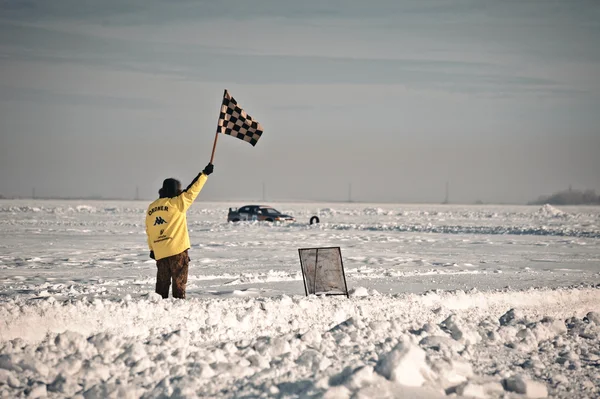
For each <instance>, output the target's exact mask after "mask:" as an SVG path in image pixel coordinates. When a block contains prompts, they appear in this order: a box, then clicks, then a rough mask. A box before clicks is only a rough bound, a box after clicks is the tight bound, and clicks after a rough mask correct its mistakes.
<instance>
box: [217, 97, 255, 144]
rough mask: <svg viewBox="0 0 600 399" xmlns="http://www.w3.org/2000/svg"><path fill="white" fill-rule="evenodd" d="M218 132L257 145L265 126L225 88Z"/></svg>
mask: <svg viewBox="0 0 600 399" xmlns="http://www.w3.org/2000/svg"><path fill="white" fill-rule="evenodd" d="M218 133H223V134H228V135H230V136H234V137H237V138H238V139H240V140H244V141H247V142H248V143H250V144H252V146H255V145H256V143H257V142H258V139H259V138H260V136H261V135H262V133H263V128H262V126H261V125H260V123H258V122H256V121H255V120H254V119H252V117H251V116H250V115H248V114H247V113H246V111H244V110H243V109H241V108H240V107H239V106H238V103H237V101H235V99H234V98H233V97H231V95H230V94H229V92H228V91H227V90H225V94H223V104H222V105H221V114H220V115H219V123H218V124H217V134H218Z"/></svg>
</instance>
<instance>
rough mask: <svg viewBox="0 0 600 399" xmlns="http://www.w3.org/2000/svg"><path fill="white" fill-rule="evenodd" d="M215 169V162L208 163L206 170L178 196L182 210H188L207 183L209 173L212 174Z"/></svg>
mask: <svg viewBox="0 0 600 399" xmlns="http://www.w3.org/2000/svg"><path fill="white" fill-rule="evenodd" d="M213 169H214V166H213V164H211V163H209V164H208V165H206V167H205V168H204V170H203V171H202V172H201V173H199V174H198V176H196V178H195V179H194V180H192V182H191V183H190V185H189V186H187V188H186V189H185V190H183V192H182V193H181V194H179V195H178V196H177V197H176V199H177V206H178V207H179V209H180V210H181V211H182V212H185V211H187V210H188V208H189V207H190V206H191V205H192V203H193V202H194V200H195V199H196V197H197V196H198V194H200V191H201V190H202V187H204V183H206V180H207V179H208V175H210V174H211V173H212V172H213Z"/></svg>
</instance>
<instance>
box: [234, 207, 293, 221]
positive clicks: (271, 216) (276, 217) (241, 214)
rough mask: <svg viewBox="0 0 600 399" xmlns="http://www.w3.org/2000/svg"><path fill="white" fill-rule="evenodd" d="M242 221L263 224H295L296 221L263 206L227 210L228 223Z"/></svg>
mask: <svg viewBox="0 0 600 399" xmlns="http://www.w3.org/2000/svg"><path fill="white" fill-rule="evenodd" d="M244 220H259V221H265V222H295V221H296V219H295V218H294V217H292V216H290V215H284V214H283V213H281V212H279V211H278V210H276V209H274V208H271V207H270V206H264V205H246V206H242V207H241V208H229V213H228V214H227V221H228V222H240V221H244Z"/></svg>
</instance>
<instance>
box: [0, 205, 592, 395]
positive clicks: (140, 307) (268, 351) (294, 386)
mask: <svg viewBox="0 0 600 399" xmlns="http://www.w3.org/2000/svg"><path fill="white" fill-rule="evenodd" d="M239 205H243V204H229V203H201V202H199V203H196V204H194V206H193V207H192V208H191V209H190V212H189V214H188V221H189V227H190V238H191V242H192V248H191V249H190V257H191V258H192V262H191V265H190V278H189V283H188V298H189V299H188V300H185V301H180V300H173V299H169V300H162V299H161V298H160V297H158V296H157V295H156V294H154V293H153V289H154V282H155V280H154V279H155V273H156V272H155V270H156V266H155V264H154V262H153V261H152V260H151V259H149V258H148V249H147V247H146V240H145V231H144V225H143V223H144V211H145V208H146V206H147V204H146V203H142V202H100V201H85V202H83V201H0V397H5V396H6V397H21V396H26V397H51V398H52V397H55V398H58V397H75V396H79V397H85V398H92V397H102V398H105V397H119V398H121V397H124V398H127V397H132V398H138V397H146V398H155V397H156V398H158V397H210V398H213V397H225V398H227V397H230V398H233V397H237V398H242V397H244V398H246V397H259V396H260V397H274V398H284V397H315V398H316V397H323V398H334V397H336V398H338V397H339V398H350V397H354V398H372V397H381V398H396V397H415V398H418V397H421V398H438V397H445V396H447V395H453V396H464V397H477V398H499V397H511V396H510V395H523V396H529V397H545V396H546V395H547V396H548V397H558V398H570V397H578V398H586V397H587V398H595V397H598V396H599V395H600V390H599V387H600V372H598V370H599V367H600V344H599V334H600V316H598V314H599V312H600V309H599V304H600V289H599V288H598V284H599V283H600V270H599V266H598V265H600V247H599V243H600V240H599V238H600V228H599V226H600V208H599V207H561V208H560V210H557V209H556V208H551V207H548V206H544V207H541V208H540V207H518V206H510V207H504V206H449V205H384V204H272V205H275V207H276V208H278V209H279V210H281V211H283V212H285V213H288V214H293V215H294V216H295V217H296V218H297V220H298V222H296V223H292V224H279V223H276V224H269V223H261V222H248V223H240V224H231V223H226V216H227V209H228V208H229V207H230V206H239ZM313 215H319V217H320V218H321V223H320V224H318V225H312V226H311V225H309V224H308V221H309V219H310V217H311V216H313ZM313 246H314V247H316V246H340V247H341V248H342V256H343V260H344V268H345V270H346V279H347V283H348V288H349V289H350V293H351V295H350V298H345V297H315V296H311V297H305V296H304V289H303V284H302V274H301V271H300V265H299V258H298V251H297V249H298V248H300V247H313ZM514 397H517V396H514Z"/></svg>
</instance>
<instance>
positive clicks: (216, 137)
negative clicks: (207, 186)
mask: <svg viewBox="0 0 600 399" xmlns="http://www.w3.org/2000/svg"><path fill="white" fill-rule="evenodd" d="M218 139H219V131H218V130H217V134H215V143H214V144H213V150H212V154H211V156H210V163H213V159H215V150H216V149H217V140H218Z"/></svg>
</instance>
